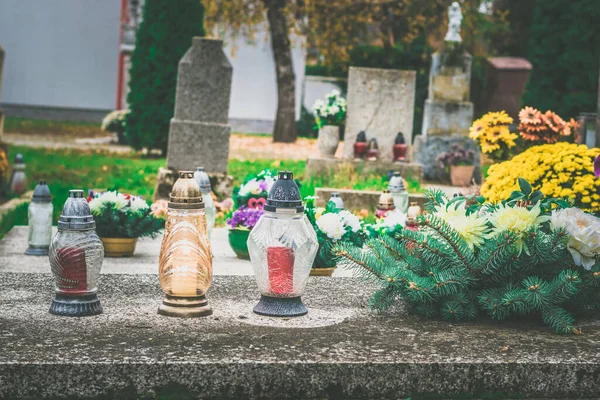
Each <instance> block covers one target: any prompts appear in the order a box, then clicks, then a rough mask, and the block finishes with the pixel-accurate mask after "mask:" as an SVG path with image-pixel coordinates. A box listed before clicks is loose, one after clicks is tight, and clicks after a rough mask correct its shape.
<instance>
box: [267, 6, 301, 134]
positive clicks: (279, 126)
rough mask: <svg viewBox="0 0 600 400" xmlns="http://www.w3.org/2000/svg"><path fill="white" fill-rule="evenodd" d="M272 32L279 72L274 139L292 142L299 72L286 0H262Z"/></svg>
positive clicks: (274, 54)
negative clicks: (295, 64)
mask: <svg viewBox="0 0 600 400" xmlns="http://www.w3.org/2000/svg"><path fill="white" fill-rule="evenodd" d="M263 1H264V3H265V6H266V8H267V19H268V21H269V30H270V32H271V46H272V47H273V56H274V58H275V70H276V72H277V116H276V118H275V129H274V131H273V141H274V142H283V143H291V142H295V141H296V138H297V136H298V133H297V131H296V75H295V74H294V65H293V64H292V49H291V45H290V38H289V33H288V27H287V20H286V16H285V14H284V7H285V0H263Z"/></svg>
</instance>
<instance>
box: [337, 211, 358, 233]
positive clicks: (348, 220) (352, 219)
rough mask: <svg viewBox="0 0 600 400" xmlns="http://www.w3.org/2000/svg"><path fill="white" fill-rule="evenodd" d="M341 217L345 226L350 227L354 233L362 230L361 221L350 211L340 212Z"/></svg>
mask: <svg viewBox="0 0 600 400" xmlns="http://www.w3.org/2000/svg"><path fill="white" fill-rule="evenodd" d="M339 216H340V217H341V218H342V223H343V224H344V226H349V227H350V229H352V232H358V231H359V230H360V220H359V219H358V217H357V216H356V215H354V214H352V213H351V212H350V211H348V210H342V211H340V212H339Z"/></svg>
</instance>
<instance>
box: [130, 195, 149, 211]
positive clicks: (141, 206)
mask: <svg viewBox="0 0 600 400" xmlns="http://www.w3.org/2000/svg"><path fill="white" fill-rule="evenodd" d="M129 207H130V208H131V211H133V212H134V213H139V214H143V213H145V212H146V211H148V208H149V207H148V203H146V200H144V199H142V198H141V197H134V198H132V199H131V205H130V206H129Z"/></svg>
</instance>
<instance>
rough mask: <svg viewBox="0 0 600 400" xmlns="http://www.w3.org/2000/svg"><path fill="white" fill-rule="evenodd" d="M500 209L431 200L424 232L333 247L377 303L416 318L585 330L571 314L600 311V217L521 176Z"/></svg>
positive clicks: (470, 201)
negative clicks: (526, 320) (367, 282)
mask: <svg viewBox="0 0 600 400" xmlns="http://www.w3.org/2000/svg"><path fill="white" fill-rule="evenodd" d="M519 187H520V190H519V191H514V192H513V193H512V194H511V196H510V197H509V198H508V199H505V200H504V201H501V202H499V203H489V202H486V201H485V199H484V198H483V197H481V196H469V197H462V196H459V197H456V198H454V199H452V200H448V199H447V198H446V197H445V196H444V194H443V193H442V192H441V191H430V192H428V193H427V196H428V198H429V203H428V205H427V209H428V211H429V214H427V215H424V216H420V217H419V219H418V224H419V230H418V231H410V230H407V229H403V230H400V231H398V232H397V233H396V235H395V237H389V236H386V235H382V236H378V237H376V238H373V239H370V240H369V241H368V242H367V246H366V250H364V249H363V248H362V246H355V245H353V244H348V243H341V244H338V245H336V247H335V248H334V254H335V255H336V257H337V262H338V264H345V265H348V266H351V267H353V268H356V269H359V270H361V271H363V272H364V275H365V276H368V277H370V278H372V279H373V280H375V281H377V282H379V283H380V285H381V289H380V290H379V291H378V292H377V293H375V294H374V295H373V297H372V298H371V300H370V305H371V306H372V307H374V308H376V309H380V310H383V309H386V308H389V307H390V306H391V305H392V304H393V303H394V301H395V299H397V298H400V299H402V300H403V302H404V304H405V306H406V307H407V309H408V310H409V311H410V312H413V313H416V314H419V315H422V316H425V317H428V318H438V317H439V318H442V319H444V320H447V321H461V320H467V319H472V318H475V317H476V316H477V315H479V314H482V315H485V316H486V317H488V318H491V319H494V320H507V319H510V318H515V317H521V316H528V317H530V318H531V317H533V318H539V319H540V320H541V321H543V323H544V324H546V325H548V326H550V327H551V328H552V329H554V330H555V331H556V332H557V333H563V334H568V333H575V334H578V333H580V329H579V328H578V327H577V326H576V325H575V319H574V317H573V313H584V312H590V311H593V310H597V309H598V308H600V301H598V300H600V290H599V289H600V262H599V259H600V257H599V256H600V219H598V218H596V217H594V216H592V215H589V214H586V213H584V212H583V211H581V210H580V209H578V208H574V207H571V206H570V204H569V203H568V202H567V201H565V200H561V199H552V198H544V195H543V193H542V192H540V191H533V190H532V188H531V186H530V185H529V183H527V181H525V180H524V179H519Z"/></svg>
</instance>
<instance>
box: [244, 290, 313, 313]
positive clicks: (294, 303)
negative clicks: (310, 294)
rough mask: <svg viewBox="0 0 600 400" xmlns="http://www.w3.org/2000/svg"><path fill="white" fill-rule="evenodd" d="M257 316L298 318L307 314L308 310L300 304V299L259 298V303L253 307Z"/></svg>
mask: <svg viewBox="0 0 600 400" xmlns="http://www.w3.org/2000/svg"><path fill="white" fill-rule="evenodd" d="M254 312H255V313H256V314H258V315H266V316H268V317H300V316H302V315H306V314H308V309H307V308H306V306H305V305H304V304H303V303H302V298H301V297H288V298H285V297H269V296H263V295H261V296H260V301H259V302H258V304H257V305H256V306H255V307H254Z"/></svg>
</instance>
